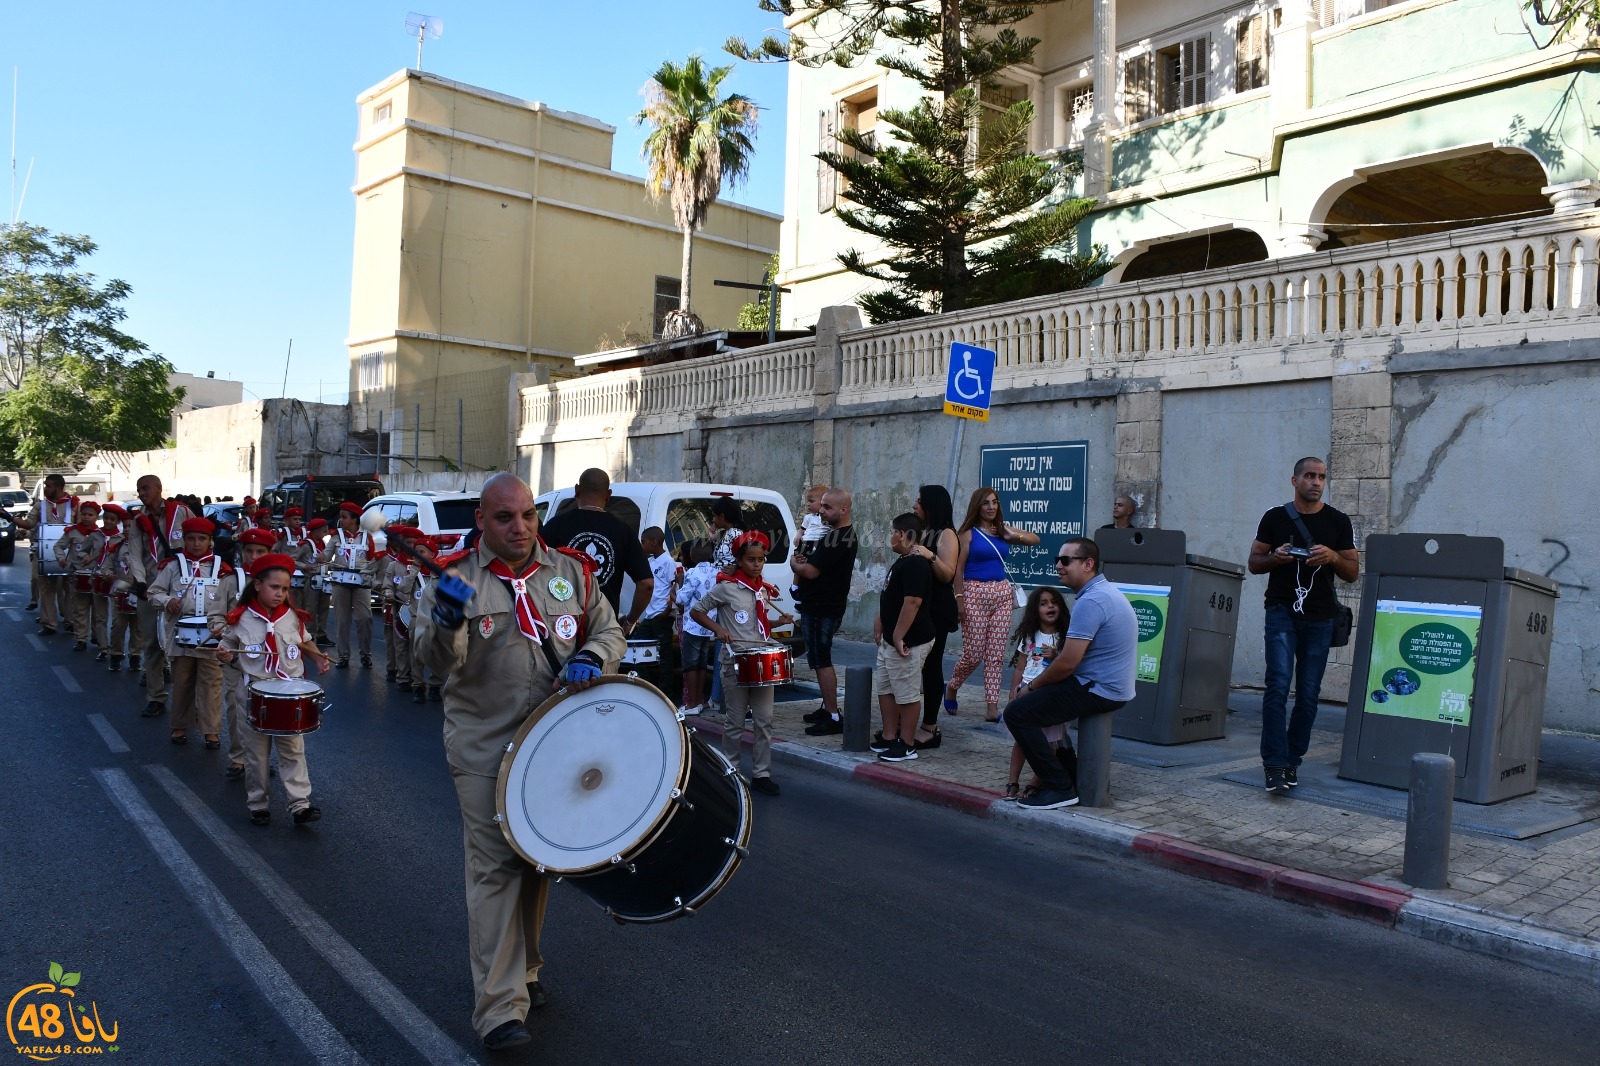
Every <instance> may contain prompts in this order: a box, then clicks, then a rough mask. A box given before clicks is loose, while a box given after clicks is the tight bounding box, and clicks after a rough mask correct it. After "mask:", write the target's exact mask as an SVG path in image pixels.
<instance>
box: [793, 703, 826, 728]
mask: <svg viewBox="0 0 1600 1066" xmlns="http://www.w3.org/2000/svg"><path fill="white" fill-rule="evenodd" d="M826 717H828V712H827V711H825V710H823V709H822V708H821V707H818V708H817V709H816V710H814V711H812V712H811V713H810V714H802V715H801V716H800V720H801V721H802V722H804V723H806V724H807V725H815V724H816V723H818V722H820V721H822V720H823V719H824V718H826Z"/></svg>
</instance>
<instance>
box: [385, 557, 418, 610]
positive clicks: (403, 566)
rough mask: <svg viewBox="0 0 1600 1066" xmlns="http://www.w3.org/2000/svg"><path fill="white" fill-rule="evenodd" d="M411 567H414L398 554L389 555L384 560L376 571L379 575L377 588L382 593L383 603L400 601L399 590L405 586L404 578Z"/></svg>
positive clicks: (408, 573)
mask: <svg viewBox="0 0 1600 1066" xmlns="http://www.w3.org/2000/svg"><path fill="white" fill-rule="evenodd" d="M413 569H414V567H412V566H411V565H410V564H409V563H407V562H406V561H405V560H404V559H401V558H399V557H398V556H394V555H391V556H389V557H388V558H387V559H385V560H384V565H383V566H382V567H381V568H380V569H379V571H378V572H379V574H380V575H381V576H380V577H379V579H378V588H379V590H380V591H381V592H382V593H383V602H384V603H393V604H399V603H400V602H402V599H403V597H402V596H401V595H400V590H401V589H402V588H404V587H405V584H406V578H407V577H408V576H409V575H410V573H411V571H412V570H413Z"/></svg>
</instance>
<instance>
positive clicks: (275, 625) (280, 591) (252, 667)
mask: <svg viewBox="0 0 1600 1066" xmlns="http://www.w3.org/2000/svg"><path fill="white" fill-rule="evenodd" d="M294 570H295V563H294V560H293V559H291V558H290V557H289V556H287V555H278V554H269V555H263V556H261V557H260V558H259V559H257V560H256V562H255V569H254V570H252V571H251V572H250V581H249V584H247V585H246V586H245V590H244V598H243V600H242V602H240V603H239V605H238V606H236V607H234V608H233V609H232V610H231V611H229V612H228V615H227V619H226V622H227V625H226V628H224V629H223V631H222V647H221V648H220V649H218V651H217V658H218V659H220V660H222V661H223V662H230V661H232V660H233V659H234V658H235V657H237V658H238V660H239V667H240V679H239V681H238V682H237V683H238V684H239V685H240V686H242V687H244V688H245V689H246V692H245V693H244V700H245V701H248V699H249V696H248V686H249V684H250V682H252V681H259V680H262V679H265V678H303V677H305V674H306V660H307V659H310V660H311V661H312V662H314V663H316V664H317V672H318V673H323V674H325V673H327V672H328V669H329V668H330V667H331V666H332V661H331V660H329V658H328V657H327V656H326V655H324V654H323V653H322V652H321V651H320V650H319V649H318V648H317V645H316V642H315V641H313V640H312V639H311V634H310V633H309V632H308V631H307V630H306V623H307V622H308V621H309V620H310V619H308V618H307V617H306V615H305V612H303V611H299V610H296V609H295V607H294V605H293V604H292V603H291V602H290V600H289V583H290V581H291V579H292V578H293V576H294ZM241 732H242V733H243V735H244V750H245V762H244V767H245V769H244V780H245V788H246V796H245V803H246V804H247V805H248V806H249V808H250V823H251V824H252V825H270V824H271V823H272V811H271V809H270V808H269V807H268V805H267V801H268V796H267V775H268V769H267V760H268V758H269V757H270V755H271V751H272V747H273V746H274V745H276V746H277V749H278V770H279V776H280V777H281V778H282V779H283V791H284V793H285V794H286V795H287V797H288V800H289V814H290V815H291V816H292V817H293V818H294V824H295V825H305V824H306V823H308V822H315V821H317V820H318V819H320V818H321V817H322V810H321V808H319V807H316V806H313V805H312V803H311V776H310V773H309V771H308V769H307V767H306V740H305V737H303V736H281V737H280V736H268V735H267V734H265V733H258V732H256V731H255V730H253V729H244V730H241Z"/></svg>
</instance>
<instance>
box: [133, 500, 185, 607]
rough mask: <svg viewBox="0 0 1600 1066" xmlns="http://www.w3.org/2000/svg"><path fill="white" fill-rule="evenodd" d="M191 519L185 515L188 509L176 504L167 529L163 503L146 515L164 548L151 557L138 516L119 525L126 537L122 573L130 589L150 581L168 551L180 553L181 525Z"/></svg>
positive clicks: (164, 502) (154, 576)
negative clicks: (170, 523) (161, 538)
mask: <svg viewBox="0 0 1600 1066" xmlns="http://www.w3.org/2000/svg"><path fill="white" fill-rule="evenodd" d="M193 517H194V516H193V515H192V514H190V513H189V508H187V507H185V506H183V504H181V503H180V504H179V505H178V506H177V509H176V510H175V511H174V512H173V514H172V525H171V527H170V528H167V527H166V521H167V503H166V501H165V500H163V501H161V506H160V507H158V508H157V509H156V510H155V511H154V512H153V513H152V514H151V515H150V520H151V521H152V522H153V523H155V527H156V534H157V536H160V537H163V538H165V540H166V542H167V543H166V547H165V548H163V547H160V546H157V548H156V551H155V553H154V554H152V553H151V551H150V541H149V539H148V538H147V537H146V536H145V531H144V526H143V525H142V524H141V523H140V521H139V516H138V515H134V516H133V517H131V518H129V519H128V521H127V522H125V523H123V528H125V529H126V530H127V531H128V535H127V538H126V539H125V540H124V541H123V542H122V561H123V565H122V569H123V571H124V572H125V573H126V574H127V580H128V584H129V586H130V587H131V586H132V585H134V584H137V583H138V582H140V581H143V582H145V583H146V584H148V583H150V582H152V581H154V580H155V579H156V568H157V567H159V566H160V565H161V559H162V558H163V557H165V556H167V555H168V554H169V551H170V552H181V551H183V523H184V522H186V521H188V520H189V519H190V518H193Z"/></svg>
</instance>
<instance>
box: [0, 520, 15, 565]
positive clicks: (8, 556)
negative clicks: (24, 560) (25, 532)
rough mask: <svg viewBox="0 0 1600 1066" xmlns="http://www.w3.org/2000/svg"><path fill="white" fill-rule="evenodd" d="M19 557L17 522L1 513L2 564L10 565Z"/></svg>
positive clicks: (0, 549)
mask: <svg viewBox="0 0 1600 1066" xmlns="http://www.w3.org/2000/svg"><path fill="white" fill-rule="evenodd" d="M16 557H17V524H16V523H15V522H13V521H12V520H11V516H10V515H8V514H4V513H0V566H10V565H11V561H12V560H13V559H15V558H16Z"/></svg>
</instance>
